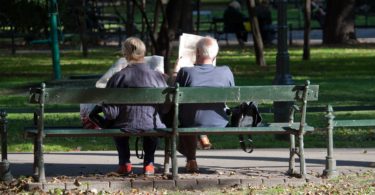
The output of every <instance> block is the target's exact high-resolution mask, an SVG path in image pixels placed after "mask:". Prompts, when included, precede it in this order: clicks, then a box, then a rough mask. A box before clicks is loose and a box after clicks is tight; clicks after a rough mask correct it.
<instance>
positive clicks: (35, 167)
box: [33, 137, 39, 180]
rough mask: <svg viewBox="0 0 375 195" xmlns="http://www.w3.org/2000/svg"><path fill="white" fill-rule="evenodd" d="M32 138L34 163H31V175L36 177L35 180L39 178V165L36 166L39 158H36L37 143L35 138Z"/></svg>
mask: <svg viewBox="0 0 375 195" xmlns="http://www.w3.org/2000/svg"><path fill="white" fill-rule="evenodd" d="M33 139H34V140H33V141H34V164H33V177H34V178H35V179H36V180H39V167H38V162H39V158H38V150H39V149H38V144H37V138H36V137H34V138H33Z"/></svg>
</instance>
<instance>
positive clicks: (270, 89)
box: [179, 85, 319, 103]
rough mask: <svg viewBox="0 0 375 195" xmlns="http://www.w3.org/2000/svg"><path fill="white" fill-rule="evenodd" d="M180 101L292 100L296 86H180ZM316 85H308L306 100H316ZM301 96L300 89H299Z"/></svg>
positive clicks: (317, 88)
mask: <svg viewBox="0 0 375 195" xmlns="http://www.w3.org/2000/svg"><path fill="white" fill-rule="evenodd" d="M179 91H180V92H181V96H180V99H179V102H180V103H213V102H243V101H294V100H296V87H295V86H293V85H284V86H283V85H281V86H276V85H271V86H237V87H223V88H214V87H209V88H208V87H202V88H200V87H181V88H180V89H179ZM318 91H319V86H318V85H310V86H309V93H308V96H307V100H308V101H313V100H318ZM299 95H300V96H302V91H300V94H299Z"/></svg>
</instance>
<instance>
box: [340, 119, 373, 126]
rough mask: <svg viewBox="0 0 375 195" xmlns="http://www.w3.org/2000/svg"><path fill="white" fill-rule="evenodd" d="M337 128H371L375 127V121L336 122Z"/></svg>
mask: <svg viewBox="0 0 375 195" xmlns="http://www.w3.org/2000/svg"><path fill="white" fill-rule="evenodd" d="M334 126H335V127H369V126H375V120H371V119H362V120H334Z"/></svg>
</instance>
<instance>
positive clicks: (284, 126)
mask: <svg viewBox="0 0 375 195" xmlns="http://www.w3.org/2000/svg"><path fill="white" fill-rule="evenodd" d="M298 128H299V123H293V124H292V125H289V124H288V123H270V124H263V125H262V126H261V127H222V128H219V127H206V128H178V132H179V134H181V135H186V134H266V133H271V132H272V133H281V134H282V133H289V131H297V129H298ZM313 130H314V128H313V127H311V126H308V125H306V126H305V131H313ZM171 131H172V130H171V129H170V128H163V129H156V130H148V131H146V132H143V134H142V135H146V136H169V135H171V134H170V133H171ZM25 132H26V136H27V137H32V136H35V135H36V134H37V132H38V130H37V129H36V128H34V127H28V128H25ZM44 133H45V135H46V137H90V136H91V137H92V136H97V137H103V136H105V137H111V136H122V135H129V136H136V135H137V134H133V133H125V132H123V131H121V130H120V129H101V130H95V129H82V128H81V127H45V129H44Z"/></svg>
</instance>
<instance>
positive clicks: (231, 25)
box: [224, 1, 247, 45]
mask: <svg viewBox="0 0 375 195" xmlns="http://www.w3.org/2000/svg"><path fill="white" fill-rule="evenodd" d="M244 22H245V16H244V15H243V14H242V13H241V4H240V3H239V2H238V1H232V2H230V3H229V4H228V7H227V8H226V9H225V11H224V32H225V33H235V34H236V37H237V40H238V43H239V44H240V45H243V44H244V42H246V41H247V31H246V29H245V26H244Z"/></svg>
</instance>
